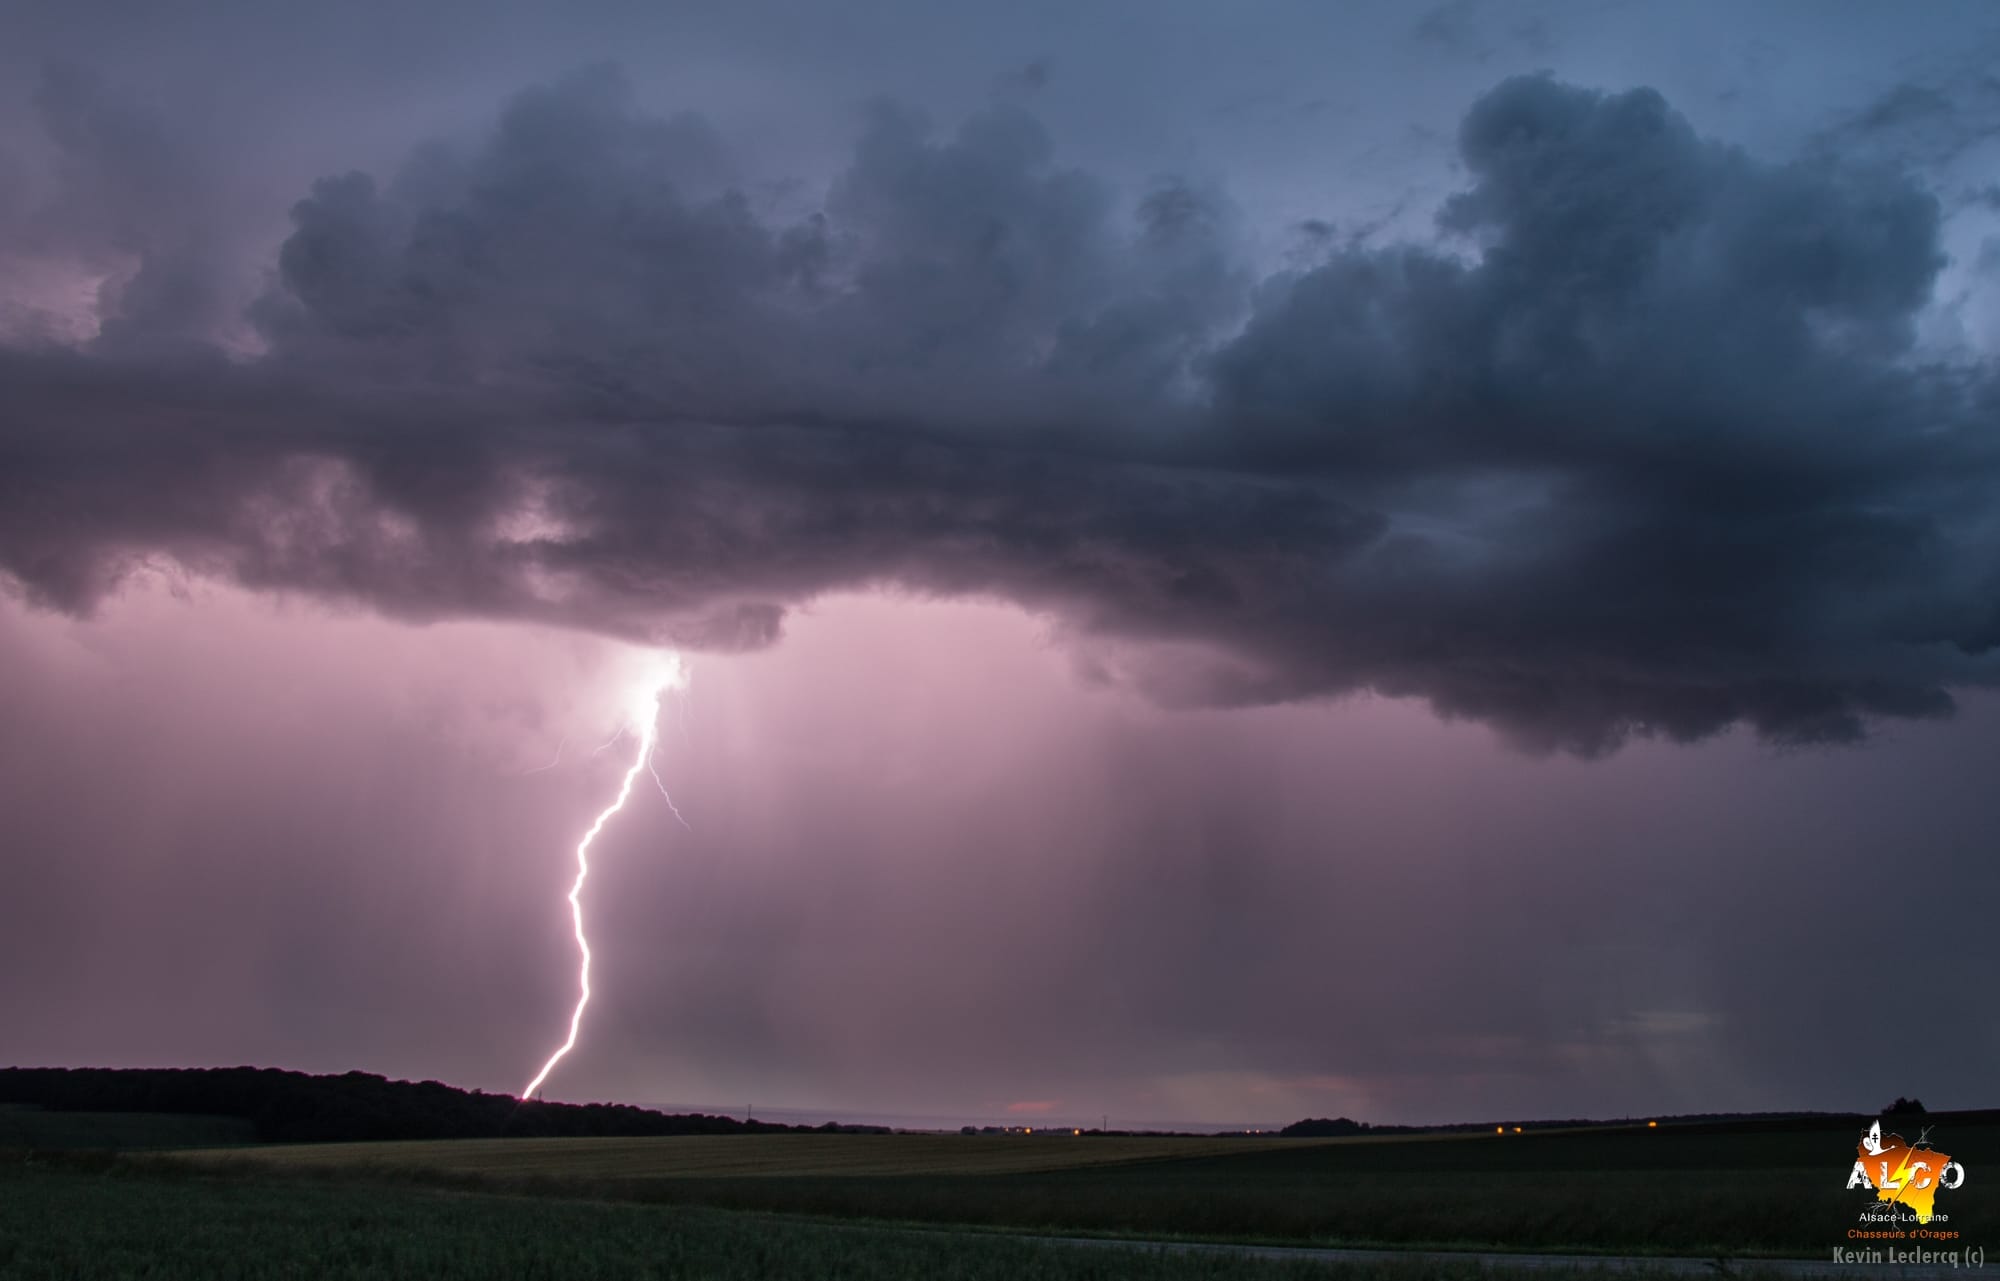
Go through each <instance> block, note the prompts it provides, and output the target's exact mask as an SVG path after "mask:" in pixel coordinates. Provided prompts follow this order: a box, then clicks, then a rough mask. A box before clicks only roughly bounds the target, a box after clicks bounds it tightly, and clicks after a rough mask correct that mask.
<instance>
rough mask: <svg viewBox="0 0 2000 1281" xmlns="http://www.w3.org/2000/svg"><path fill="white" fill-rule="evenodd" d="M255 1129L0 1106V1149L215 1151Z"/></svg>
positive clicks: (235, 1123)
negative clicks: (193, 1148) (210, 1149)
mask: <svg viewBox="0 0 2000 1281" xmlns="http://www.w3.org/2000/svg"><path fill="white" fill-rule="evenodd" d="M256 1137H257V1135H256V1129H255V1127H253V1126H252V1125H251V1124H250V1123H249V1122H248V1121H245V1120H243V1119H242V1118H240V1117H230V1116H187V1115H179V1114H174V1113H161V1112H46V1111H43V1110H42V1109H41V1108H38V1107H29V1106H26V1105H23V1104H11V1103H0V1148H38V1149H41V1150H43V1151H60V1150H63V1149H73V1148H119V1149H122V1150H124V1151H128V1152H129V1151H134V1150H139V1149H145V1148H189V1147H220V1146H223V1145H225V1144H227V1145H235V1144H242V1143H251V1142H254V1141H255V1140H256Z"/></svg>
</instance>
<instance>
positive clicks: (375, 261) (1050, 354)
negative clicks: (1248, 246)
mask: <svg viewBox="0 0 2000 1281" xmlns="http://www.w3.org/2000/svg"><path fill="white" fill-rule="evenodd" d="M1459 150H1460V156H1461V158H1462V160H1463V163H1464V166H1465V170H1466V174H1467V185H1466V186H1465V187H1464V189H1463V190H1462V191H1461V192H1459V194H1457V195H1456V196H1454V197H1452V198H1451V199H1450V201H1449V202H1448V203H1447V204H1446V205H1445V207H1444V208H1443V209H1442V210H1441V212H1440V215H1439V223H1438V237H1437V239H1436V240H1435V241H1434V242H1433V243H1427V244H1407V245H1402V246H1396V247H1388V248H1369V247H1362V246H1349V247H1345V248H1340V247H1326V248H1324V249H1323V250H1322V251H1321V252H1320V253H1319V255H1318V256H1317V257H1316V258H1314V259H1313V260H1312V261H1311V262H1310V263H1308V264H1305V265H1302V266H1297V267H1294V268H1293V269H1290V270H1287V271H1285V272H1282V273H1279V274H1277V275H1273V276H1267V277H1264V278H1262V279H1258V278H1256V276H1255V274H1254V273H1253V272H1252V271H1251V270H1250V269H1249V268H1248V267H1247V266H1246V259H1245V255H1244V254H1243V253H1242V252H1241V250H1240V248H1239V241H1240V238H1241V237H1240V230H1239V228H1238V226H1237V219H1238V215H1237V214H1236V213H1235V212H1234V211H1233V210H1232V209H1231V207H1230V206H1229V204H1228V202H1227V201H1226V200H1225V199H1223V198H1222V197H1221V196H1219V195H1218V194H1217V193H1214V192H1211V191H1208V190H1205V189H1201V188H1198V187H1194V186H1191V185H1185V184H1175V183H1165V184H1162V185H1161V186H1160V187H1158V188H1157V189H1155V190H1153V191H1150V192H1147V193H1143V195H1142V196H1141V197H1140V198H1138V199H1136V200H1128V199H1125V198H1123V197H1122V196H1121V195H1120V193H1118V192H1117V191H1115V190H1114V189H1113V188H1112V187H1111V186H1110V185H1108V184H1107V183H1105V182H1103V181H1100V180H1098V179H1096V178H1094V177H1093V176H1091V175H1089V174H1087V173H1082V172H1077V171H1075V170H1072V169H1068V168H1065V167H1063V166H1062V165H1061V164H1060V163H1059V162H1058V160H1057V157H1056V152H1055V148H1054V146H1053V143H1052V140H1051V139H1050V138H1049V136H1048V135H1047V133H1046V132H1045V131H1044V130H1043V129H1042V127H1041V126H1040V125H1039V124H1037V123H1036V122H1035V121H1034V120H1033V119H1031V118H1030V117H1028V116H1026V115H1023V114H1021V113H1019V112H1016V111H1011V110H1000V111H994V112H991V113H988V114H985V115H982V116H979V117H977V118H975V119H973V120H971V121H969V122H968V123H966V124H965V125H963V126H962V127H961V128H960V129H958V130H957V132H956V133H955V134H951V135H949V136H942V137H941V136H940V135H938V134H937V132H936V131H934V130H933V129H932V128H930V127H929V126H928V124H927V123H926V122H925V121H924V120H923V119H922V118H921V117H919V116H917V115H915V114H913V113H910V112H908V111H905V110H902V109H899V108H896V107H893V106H882V107H880V108H878V109H876V110H875V112H874V113H873V115H872V116H871V118H870V120H869V123H868V125H867V127H866V129H865V130H864V132H863V134H862V137H861V139H860V141H859V143H858V144H857V146H856V148H855V151H854V154H853V156H852V158H851V160H850V161H849V163H848V164H847V166H846V167H845V169H844V170H843V171H842V172H841V173H840V175H839V177H838V178H837V179H836V180H835V181H834V182H833V184H832V185H831V187H830V188H829V189H828V190H827V191H826V193H825V195H824V199H823V200H822V201H820V202H819V207H818V208H817V209H816V210H815V211H814V212H813V213H812V214H811V215H810V216H807V217H804V218H799V219H793V220H789V221H785V222H782V223H780V222H774V221H772V220H770V219H768V218H766V217H763V216H760V215H759V213H758V212H757V211H756V210H755V208H754V207H753V204H752V202H750V201H749V200H748V199H747V198H746V197H745V196H744V195H743V194H742V193H741V190H740V188H739V186H738V185H737V180H736V178H735V175H734V173H733V171H732V164H731V159H730V156H729V155H728V153H727V149H726V148H725V147H724V146H723V145H722V144H721V142H720V141H718V139H717V137H716V136H715V135H714V133H713V132H712V131H711V130H710V129H709V128H708V127H707V126H706V125H705V124H704V123H703V122H702V121H701V120H700V119H699V118H696V117H693V116H682V117H675V118H670V119H660V118H655V117H651V116H648V115H646V114H645V113H643V112H641V111H639V110H638V109H636V108H635V107H634V105H633V103H632V101H631V97H630V95H629V94H628V93H627V92H626V91H625V89H624V88H623V85H622V82H621V81H620V80H619V78H618V77H617V76H616V75H615V73H612V72H608V71H602V70H594V71H591V72H588V73H584V74H580V75H578V76H576V77H573V78H571V79H568V80H566V81H563V82H560V83H558V84H555V85H552V86H549V87H544V88H539V89H535V90H531V91H529V92H527V93H524V94H522V95H520V96H518V97H517V98H515V99H514V100H513V101H512V102H511V103H509V104H508V105H507V106H506V108H505V110H504V111H503V112H502V114H501V115H500V117H499V119H498V121H497V122H496V123H495V124H494V125H493V126H492V127H491V128H490V129H489V130H488V131H487V132H486V133H485V134H484V135H483V137H482V138H481V140H480V141H479V142H478V143H477V144H476V145H471V146H462V147H446V146H438V145H433V146H427V147H424V148H420V149H419V150H417V151H416V152H414V153H413V154H412V155H411V157H410V159H409V161H408V162H407V163H406V164H405V165H404V166H403V168H402V169H401V170H400V171H398V172H396V173H394V174H393V175H390V176H388V177H386V178H376V177H371V176H368V175H363V174H347V175H341V176H335V177H330V178H327V179H325V180H322V181H321V182H319V183H318V184H316V185H315V186H314V187H313V189H312V190H311V192H310V193H308V194H307V195H306V196H305V197H304V198H303V199H302V200H300V201H299V202H298V204H297V205H296V206H295V208H294V209H293V213H292V217H293V223H294V226H293V229H292V232H291V234H290V236H289V238H288V239H287V240H286V241H285V242H284V244H283V247H282V249H281V251H280V252H279V254H278V257H277V261H276V263H275V264H274V266H273V270H272V272H271V283H270V285H269V287H268V288H267V289H266V290H265V291H264V292H263V294H262V296H261V297H260V298H259V299H258V300H257V301H256V303H255V305H254V306H253V307H252V308H251V311H250V317H249V320H250V323H251V324H252V325H254V327H255V331H256V333H257V335H258V337H259V340H260V344H261V351H260V352H259V354H257V355H255V356H253V357H243V356H240V355H238V356H224V355H222V354H220V353H219V352H217V351H215V350H213V349H211V348H208V347H206V346H204V345H203V344H201V343H199V342H193V341H186V340H184V339H186V335H184V334H179V333H177V332H174V331H173V330H172V326H173V325H174V324H178V323H181V322H182V321H183V320H184V319H185V317H186V315H188V314H189V311H190V309H188V308H174V307H168V306H164V305H160V304H159V299H158V297H156V296H155V295H154V294H152V293H149V292H148V291H146V290H129V289H128V290H127V291H126V293H127V294H128V295H130V297H131V298H132V299H134V300H136V301H135V304H134V306H135V310H133V311H132V312H131V314H116V315H112V316H109V317H107V318H106V325H105V333H106V335H108V337H107V338H106V339H101V340H100V341H99V342H98V343H97V344H95V345H94V346H91V347H88V348H82V349H79V348H75V347H62V346H57V345H50V344H43V345H33V344H28V343H25V342H16V343H14V344H13V345H11V346H9V347H6V348H4V349H0V386H4V387H5V389H6V394H5V399H4V402H0V567H4V569H5V570H6V572H7V573H8V574H10V575H11V576H12V578H13V579H14V580H15V581H16V582H17V583H18V584H19V585H20V586H21V587H22V588H23V589H24V590H25V591H26V592H27V593H29V594H30V596H31V597H32V598H33V599H35V600H37V601H39V602H42V603H45V604H48V605H52V606H54V607H57V608H63V609H70V610H82V609H87V608H88V607H89V606H90V605H91V604H92V603H93V602H94V601H95V600H97V599H99V598H100V597H102V596H103V595H104V594H105V593H106V592H109V591H111V590H114V589H115V587H116V585H117V583H118V582H119V580H120V578H121V576H122V575H123V574H124V573H125V572H127V571H128V570H129V569H130V567H131V566H132V565H134V564H137V563H143V562H145V561H148V560H150V559H154V558H167V559H170V560H172V561H175V562H178V563H180V564H183V565H186V566H188V567H190V568H193V569H195V570H197V571H199V572H204V573H214V574H218V575H223V576H227V577H229V578H232V579H234V580H237V581H240V582H243V583H245V584H248V585H251V586H253V587H271V588H280V589H287V590H300V591H307V592H313V593H319V594H323V595H327V596H329V597H336V598H343V599H351V600H354V601H358V602H362V603H365V604H366V605H368V606H370V607H372V608H376V609H380V610H383V611H385V612H388V613H390V614H393V615H397V616H408V617H438V616H450V615H478V616H489V617H505V618H521V619H534V620H541V621H549V622H555V623H560V624H563V625H568V626H576V627H583V628H590V629H594V630H598V631H602V632H606V633H609V634H616V635H620V636H630V637H635V638H644V639H649V640H657V641H664V640H671V641H674V642H676V643H680V644H685V645H691V646H696V647H746V646H754V645H759V644H765V643H769V642H770V641H772V640H773V639H774V638H775V637H776V636H777V635H778V632H779V629H780V625H781V621H782V616H783V612H784V610H785V608H786V607H787V606H789V605H791V604H793V603H796V602H798V601H801V600H804V599H807V598H810V597H812V596H813V595H815V594H817V593H822V592H826V591H830V590H835V589H840V588H846V587H855V586H866V585H872V584H894V585H898V586H901V587H903V588H906V589H911V590H916V591H920V592H930V593H943V594H981V595H998V596H1004V597H1007V598H1011V599H1014V600H1018V601H1020V602H1022V603H1023V604H1025V605H1028V606H1030V607H1033V608H1037V609H1041V610H1046V611H1049V612H1050V613H1051V614H1053V615H1054V616H1056V617H1058V618H1060V619H1061V620H1063V622H1064V624H1065V625H1066V626H1067V628H1068V629H1069V630H1070V632H1071V633H1072V635H1073V636H1074V638H1075V641H1076V643H1077V645H1078V646H1079V650H1080V653H1082V654H1083V655H1084V656H1085V657H1086V662H1087V666H1088V667H1089V669H1090V670H1094V671H1101V672H1106V673H1112V674H1116V675H1117V676H1119V677H1121V678H1124V679H1130V680H1133V681H1135V682H1137V683H1140V684H1142V685H1144V686H1145V687H1146V688H1148V689H1150V690H1151V691H1152V692H1154V693H1155V694H1156V695H1158V696H1160V697H1163V698H1169V699H1175V700H1183V701H1194V702H1256V701H1273V700H1286V699H1298V698H1310V697H1315V696H1324V695H1335V694H1340V693H1343V692H1347V691H1354V690H1360V689H1373V690H1377V691H1381V692H1385V693H1389V694H1394V695H1401V696H1414V697H1418V698H1422V699H1424V700H1427V701H1428V702H1429V703H1430V704H1431V705H1432V706H1433V707H1435V708H1436V709H1437V710H1439V711H1440V712H1442V713H1444V714H1447V715H1455V716H1468V717H1475V718H1479V719H1482V720H1485V721H1487V722H1490V723H1492V724H1494V725H1495V726H1496V727H1498V728H1499V729H1501V730H1502V731H1503V732H1504V733H1506V734H1508V735H1509V736H1510V737H1512V738H1513V739H1515V740H1516V741H1518V742H1521V743H1523V744H1525V745H1528V746H1531V747H1535V748H1541V749H1562V750H1569V751H1575V752H1581V753H1595V752H1601V751H1605V750H1608V749H1610V748H1613V747H1615V746H1616V745H1617V744H1618V743H1620V742H1622V741H1624V740H1625V739H1626V738H1627V737H1629V736H1631V735H1633V734H1655V735H1664V736H1667V737H1671V738H1674V739H1677V740H1691V739H1696V738H1699V737H1702V736H1704V735H1708V734H1711V733H1714V732H1716V731H1718V730H1720V729H1723V728H1725V727H1727V726H1730V725H1732V724H1738V723H1743V724H1748V725H1749V726H1751V727H1753V728H1754V730H1755V731H1756V732H1758V733H1760V734H1762V735H1764V736H1766V737H1768V738H1770V739H1773V740H1779V741H1788V742H1804V741H1823V740H1841V739H1848V738H1853V737H1856V736H1858V735H1860V734H1862V733H1863V732H1865V728H1866V726H1867V724H1868V722H1869V720H1870V719H1871V718H1874V717H1884V716H1888V717H1894V716H1930V715H1938V714H1943V713H1946V712H1948V711H1949V710H1950V708H1951V705H1952V702H1951V696H1950V693H1949V690H1950V689H1951V688H1952V687H1954V686H1965V685H1971V684H1983V683H1988V682H1990V681H1992V680H1993V679H1994V676H1995V671H1996V669H1995V667H1994V665H1993V664H1992V663H1991V662H1990V661H1988V659H1987V658H1986V657H1985V656H1986V655H1987V653H1988V651H1989V650H1990V649H1991V648H1992V647H1993V645H1994V644H1995V643H1996V641H2000V594H1996V589H2000V530H1996V528H1995V520H1994V517H1993V515H1992V514H1991V513H1992V505H1991V503H1990V495H1991V493H1992V492H1993V489H1994V486H1995V484H1996V481H2000V464H1997V463H1996V459H1995V457H1994V445H1993V425H1994V417H1995V415H1994V411H1995V409H1996V406H2000V396H1996V392H1995V382H1994V380H1993V378H1992V376H1991V374H1990V371H1988V370H1987V369H1985V368H1982V367H1977V366H1964V365H1959V366H1950V365H1941V364H1938V363H1936V362H1935V361H1934V360H1931V359H1930V358H1928V357H1927V356H1926V355H1925V353H1924V352H1923V351H1922V350H1921V349H1920V348H1919V347H1918V346H1917V345H1916V343H1915V340H1914V328H1915V322H1916V320H1917V318H1918V316H1919V313H1920V312H1921V310H1922V308H1924V307H1925V306H1926V304H1927V303H1928V301H1929V299H1930V294H1931V289H1932V286H1933V282H1934V279H1935V277H1936V275H1937V273H1938V271H1939V269H1940V266H1941V265H1942V263H1943V256H1942V252H1941V249H1940V233H1939V224H1940V211H1939V206H1938V203H1937V201H1936V200H1935V199H1934V198H1933V197H1932V196H1931V195H1930V194H1929V193H1928V192H1926V191H1925V190H1924V189H1923V188H1922V187H1921V186H1920V185H1919V184H1917V183H1916V182H1915V181H1914V180H1913V179H1911V178H1910V177H1908V176H1907V175H1904V174H1900V173H1897V172H1893V171H1889V170H1883V169H1867V168H1846V167H1843V166H1842V165H1840V164H1839V163H1838V162H1837V161H1835V160H1833V159H1831V158H1828V157H1826V156H1823V155H1822V156H1818V157H1816V158H1813V159H1810V160H1802V161H1799V162H1797V163H1792V164H1777V163H1771V162H1767V161H1763V160H1759V159H1756V158H1753V157H1751V156H1748V155H1746V154H1744V153H1743V152H1741V151H1739V150H1737V149H1734V148H1732V147H1729V146H1727V145H1724V144H1722V143H1719V142H1716V141H1713V140H1708V139H1704V138H1702V137H1700V136H1698V135H1697V134H1696V133H1695V131H1694V130H1693V129H1692V127H1691V126H1690V125H1689V124H1688V123H1687V122H1686V121H1685V120H1684V119H1683V118H1682V117H1681V116H1679V115H1678V114H1676V113H1675V112H1674V111H1673V110H1672V109H1671V108H1670V107H1669V105H1668V104H1667V103H1666V102H1665V101H1663V100H1662V99H1661V98H1660V97H1659V95H1657V94H1655V93H1653V92H1651V91H1649V90H1643V89H1641V90H1634V91H1631V92H1627V93H1620V94H1603V93H1598V92H1593V91H1588V90H1584V89H1579V88H1575V87H1571V86H1567V85H1564V84H1561V83H1557V82H1555V81H1553V80H1550V79H1548V78H1541V77H1536V78H1521V79H1514V80H1509V81H1506V82H1504V83H1502V84H1500V85H1498V86H1497V87H1495V88H1494V89H1492V90H1491V91H1490V92H1488V93H1487V94H1486V95H1485V96H1483V97H1482V98H1481V99H1479V101H1478V102H1477V103H1476V104H1475V105H1474V106H1473V107H1472V109H1471V110H1470V111H1469V113H1468V114H1467V116H1466V118H1465V120H1464V122H1463V125H1462V128H1461V131H1460V137H1459ZM133 239H134V240H135V241H136V242H137V243H139V244H141V245H142V248H143V249H144V250H145V251H146V253H147V254H149V255H150V256H147V257H146V258H145V260H144V263H143V266H142V268H141V274H140V278H141V279H146V280H151V281H164V282H177V281H184V280H186V279H187V278H188V277H189V275H190V273H191V272H193V271H195V268H193V267H191V266H190V263H191V262H192V263H195V264H197V265H198V264H199V262H201V261H202V259H200V258H192V259H187V258H176V257H175V256H174V255H175V251H176V247H177V246H181V245H184V244H187V243H190V241H189V238H188V237H185V236H183V237H171V236H166V237H153V238H147V237H133ZM155 246H160V247H159V248H157V249H156V248H154V247H155ZM146 273H151V275H150V276H147V275H146ZM196 274H198V272H196ZM163 296H165V297H168V298H176V297H183V296H201V297H207V296H208V295H207V294H206V293H203V291H201V290H200V289H198V288H196V287H195V286H193V285H188V286H186V290H185V291H184V292H182V293H174V292H171V291H169V292H168V293H167V294H165V295H163ZM114 302H115V299H114ZM138 303H146V304H148V306H149V308H150V309H149V310H145V311H140V310H137V309H136V307H137V304H138ZM114 338H115V341H111V340H110V339H114Z"/></svg>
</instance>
